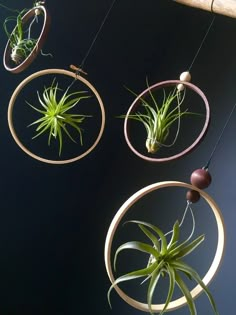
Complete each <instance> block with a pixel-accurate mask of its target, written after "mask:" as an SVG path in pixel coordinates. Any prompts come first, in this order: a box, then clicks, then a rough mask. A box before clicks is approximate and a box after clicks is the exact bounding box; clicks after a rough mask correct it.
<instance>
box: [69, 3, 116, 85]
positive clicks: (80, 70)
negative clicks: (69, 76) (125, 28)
mask: <svg viewBox="0 0 236 315" xmlns="http://www.w3.org/2000/svg"><path fill="white" fill-rule="evenodd" d="M115 2H116V0H113V1H112V3H111V5H110V7H109V9H108V11H107V13H106V15H105V17H104V19H103V21H102V23H101V25H100V27H99V29H98V31H97V33H96V34H95V36H94V39H93V40H92V43H91V45H90V47H89V49H88V51H87V53H86V54H85V56H84V58H83V60H82V62H81V64H80V66H79V67H76V66H74V65H70V68H71V69H72V70H74V71H75V78H74V80H73V81H72V82H71V84H70V85H69V86H68V87H67V89H66V90H67V91H68V90H69V89H70V88H71V87H72V86H73V84H74V83H75V81H77V75H79V74H80V73H83V74H87V72H85V71H84V70H83V66H84V64H85V61H86V60H87V58H88V56H89V54H90V52H91V50H92V48H93V46H94V44H95V42H96V40H97V38H98V35H99V34H100V33H101V30H102V28H103V26H104V24H105V23H106V20H107V19H108V16H109V14H110V12H111V10H112V8H113V6H114V4H115Z"/></svg>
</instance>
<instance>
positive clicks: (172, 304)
mask: <svg viewBox="0 0 236 315" xmlns="http://www.w3.org/2000/svg"><path fill="white" fill-rule="evenodd" d="M167 187H183V188H187V189H194V190H196V191H198V192H199V193H200V195H201V196H202V197H203V198H204V199H205V201H206V202H207V204H208V205H209V206H210V208H211V210H212V212H213V214H214V217H215V220H216V224H217V231H218V236H217V247H216V251H215V254H214V258H213V261H212V263H211V265H210V268H209V270H208V271H207V273H206V274H205V276H204V277H203V279H202V280H200V281H201V282H202V283H203V286H207V285H208V284H209V283H210V281H211V280H212V279H213V278H214V276H215V274H216V272H217V271H218V269H219V266H220V264H221V262H222V258H223V254H224V247H225V227H224V222H223V217H222V214H221V211H220V209H219V208H218V206H217V205H216V203H215V201H214V200H213V199H212V198H211V197H210V196H209V195H208V194H207V193H205V192H204V191H202V190H200V189H199V188H197V187H194V186H192V185H190V184H186V183H183V182H177V181H165V182H159V183H155V184H152V185H149V186H146V187H144V188H143V189H141V190H139V191H138V192H136V193H135V194H134V195H132V196H131V197H130V198H129V199H128V200H127V201H126V202H125V203H124V204H123V205H122V206H121V208H120V209H119V210H118V212H117V213H116V215H115V216H114V218H113V220H112V222H111V224H110V227H109V229H108V233H107V236H106V241H105V249H104V258H105V266H106V271H107V274H108V276H109V279H110V281H111V283H112V288H114V289H115V290H116V292H117V293H118V294H119V296H120V297H121V298H122V299H123V300H124V301H125V302H127V303H128V304H129V305H131V306H132V307H134V308H136V309H139V310H141V311H145V312H150V305H148V304H145V303H142V302H139V301H137V300H135V299H133V298H131V297H130V296H128V295H127V294H126V293H125V292H124V291H122V290H121V289H120V288H119V286H118V285H117V283H115V281H116V280H115V278H114V275H113V271H112V270H113V268H112V264H111V250H112V243H113V238H114V236H115V233H116V230H117V227H118V226H119V223H120V222H121V220H122V218H123V217H124V215H125V214H126V213H127V212H128V211H129V209H130V208H131V206H132V205H134V204H135V203H136V202H137V201H138V200H139V199H141V198H142V197H144V196H145V195H147V194H149V193H151V192H153V191H156V190H159V189H162V188H167ZM131 222H132V221H131ZM133 222H134V223H137V222H138V223H140V221H137V222H135V221H133ZM146 226H148V227H150V225H148V224H147V225H146ZM144 227H145V226H143V229H144ZM152 228H153V226H152V227H151V229H152ZM146 231H147V230H146ZM173 231H174V229H173ZM143 232H144V233H145V231H144V230H143ZM152 232H153V231H152ZM155 232H156V233H157V234H158V233H159V231H156V230H155ZM145 234H146V236H149V238H150V239H152V241H153V235H152V236H151V237H150V235H149V234H150V232H149V234H148V233H147V232H146V233H145ZM173 235H174V232H173ZM173 235H172V239H173V238H174V237H173ZM159 236H161V235H159ZM161 238H162V236H161ZM153 242H155V240H154V241H153ZM173 242H174V243H173V244H172V245H171V246H173V245H174V244H175V243H177V242H176V239H174V240H173ZM130 243H131V242H130ZM132 243H138V242H132ZM170 243H171V242H170ZM127 244H128V243H125V244H123V245H121V246H120V247H119V248H118V250H117V251H119V250H120V249H121V250H122V249H129V248H130V249H137V248H135V246H137V244H135V245H133V244H132V246H131V245H127ZM169 245H170V244H169ZM169 245H168V246H169ZM147 246H148V245H147ZM162 246H164V245H163V243H162ZM176 246H178V245H176ZM121 247H123V248H121ZM153 248H154V249H155V245H154V246H150V251H151V252H152V251H153ZM167 248H168V247H167ZM140 251H144V252H145V251H146V250H145V248H144V247H142V249H141V250H140ZM147 252H148V251H147ZM185 254H186V253H185ZM116 255H117V252H116ZM153 255H155V252H154V254H153ZM167 255H169V254H167ZM153 257H155V256H153ZM158 257H159V256H158ZM116 258H117V256H116ZM116 258H115V259H116ZM155 258H156V257H155ZM179 258H180V257H179ZM179 258H177V260H179ZM170 259H171V258H170ZM154 263H156V264H158V262H157V261H156V262H154ZM154 263H153V265H154ZM169 263H170V264H171V260H170V262H169ZM150 268H151V267H150ZM140 270H142V271H143V269H140ZM140 270H139V271H140ZM137 272H138V271H137ZM134 273H135V272H133V273H132V272H130V273H129V274H127V275H130V278H131V279H132V277H131V274H134ZM150 273H151V274H154V271H153V270H152V271H150ZM138 276H139V277H140V274H139V275H138ZM146 276H147V277H148V274H145V277H146ZM124 277H125V276H121V277H120V278H124ZM133 278H134V277H133ZM122 281H124V280H122ZM122 281H119V282H122ZM153 281H154V280H153ZM119 282H118V283H119ZM110 289H111V288H110ZM109 291H110V290H109ZM204 291H205V292H206V290H204ZM202 292H203V288H202V286H201V285H199V284H198V285H197V286H196V287H194V288H193V289H192V290H191V292H190V294H191V296H192V299H195V298H196V297H197V296H198V295H199V294H200V293H202ZM211 302H212V301H211ZM187 303H188V301H187V299H186V297H185V296H182V297H180V298H177V299H175V300H170V301H169V303H168V306H167V307H166V306H165V304H152V305H151V310H152V312H161V311H163V308H164V307H166V309H165V311H173V310H175V309H177V308H180V307H182V306H184V305H185V304H187ZM212 304H214V303H212Z"/></svg>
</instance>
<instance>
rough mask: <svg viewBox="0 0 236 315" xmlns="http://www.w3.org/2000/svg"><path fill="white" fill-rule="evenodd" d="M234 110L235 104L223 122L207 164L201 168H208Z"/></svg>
mask: <svg viewBox="0 0 236 315" xmlns="http://www.w3.org/2000/svg"><path fill="white" fill-rule="evenodd" d="M235 108H236V103H235V104H234V106H233V108H232V110H231V112H230V114H229V116H228V118H227V120H226V122H225V124H224V127H223V129H222V131H221V133H220V135H219V138H218V140H217V141H216V144H215V146H214V148H213V150H212V152H211V155H210V158H209V160H208V162H207V163H206V165H205V166H204V167H203V168H204V169H208V168H209V165H210V163H211V160H212V158H213V156H214V153H215V151H216V149H217V147H218V145H219V143H220V140H221V138H222V136H223V134H224V132H225V129H226V127H227V126H228V124H229V122H230V119H231V117H232V115H233V112H234V110H235Z"/></svg>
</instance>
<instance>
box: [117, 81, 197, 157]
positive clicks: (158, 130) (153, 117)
mask: <svg viewBox="0 0 236 315" xmlns="http://www.w3.org/2000/svg"><path fill="white" fill-rule="evenodd" d="M147 86H148V88H149V96H150V101H147V100H146V99H144V98H140V101H141V105H142V107H143V109H144V111H143V112H140V111H137V112H135V113H134V114H130V115H128V118H129V119H133V120H136V121H138V122H141V123H142V124H143V126H144V127H145V130H146V133H147V138H146V148H147V151H148V152H149V153H151V154H154V153H156V152H157V151H158V150H159V149H160V148H161V147H162V146H164V147H170V146H172V145H174V144H175V142H176V140H177V138H178V134H179V129H180V119H181V117H182V116H186V115H199V114H197V113H193V112H189V111H188V109H186V110H183V111H182V110H181V105H182V103H183V101H184V98H185V90H184V91H183V92H181V91H179V90H178V89H177V88H175V89H174V90H172V91H171V92H170V93H169V94H168V95H166V92H165V90H164V89H163V100H162V103H161V104H158V102H157V100H156V98H155V96H154V94H153V92H152V91H151V89H150V87H149V85H148V82H147ZM128 90H129V91H130V92H131V93H132V94H133V95H135V96H138V95H137V94H136V93H135V92H133V91H132V90H130V89H128ZM121 117H123V118H124V117H125V115H122V116H121ZM176 121H177V122H178V126H177V131H176V135H175V138H174V140H173V142H172V143H171V144H166V140H167V138H168V136H169V134H170V128H171V127H172V126H173V124H174V123H175V122H176Z"/></svg>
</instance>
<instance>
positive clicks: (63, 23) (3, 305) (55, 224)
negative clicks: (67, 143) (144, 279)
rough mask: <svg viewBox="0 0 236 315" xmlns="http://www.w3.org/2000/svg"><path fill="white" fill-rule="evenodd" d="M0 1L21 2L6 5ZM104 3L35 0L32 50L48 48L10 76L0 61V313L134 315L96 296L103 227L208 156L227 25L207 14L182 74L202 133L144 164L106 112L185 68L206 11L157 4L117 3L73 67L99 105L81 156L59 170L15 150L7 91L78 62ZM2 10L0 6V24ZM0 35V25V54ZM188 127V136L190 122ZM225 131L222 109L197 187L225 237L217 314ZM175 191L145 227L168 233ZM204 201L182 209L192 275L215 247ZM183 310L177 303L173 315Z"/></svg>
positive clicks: (228, 75)
mask: <svg viewBox="0 0 236 315" xmlns="http://www.w3.org/2000/svg"><path fill="white" fill-rule="evenodd" d="M2 3H3V4H5V5H8V6H9V7H11V8H18V9H22V8H23V7H19V4H18V2H17V1H12V0H8V1H2ZM110 5H111V1H108V0H102V1H95V0H86V1H78V0H77V1H76V0H72V1H64V2H61V1H47V8H48V9H49V11H50V14H51V18H52V24H51V28H50V32H49V35H48V38H47V42H46V44H45V45H44V48H43V51H44V52H51V53H52V54H53V58H50V57H43V56H41V55H39V56H38V58H37V59H36V60H35V61H34V63H33V64H32V65H31V66H30V67H29V68H28V69H27V70H26V71H24V72H23V73H21V74H17V75H14V74H11V73H8V72H7V71H6V70H5V69H4V67H3V65H2V67H1V68H0V77H1V102H0V103H1V106H0V143H1V156H0V174H1V180H0V185H1V186H0V187H1V190H0V192H1V195H0V196H1V212H0V213H1V219H0V251H1V252H0V313H1V314H14V315H17V314H25V315H26V314H67V315H69V314H79V313H82V312H86V313H88V312H89V313H94V314H107V315H108V314H113V315H116V314H120V313H121V312H123V313H125V314H127V315H128V314H142V312H141V311H138V310H135V309H132V308H131V307H130V306H129V305H127V304H126V303H125V302H124V301H123V300H121V299H120V298H119V296H118V295H117V294H116V293H114V292H113V294H112V305H113V309H112V310H110V308H109V305H108V303H107V298H106V293H107V290H108V288H109V286H110V283H109V279H108V277H107V274H106V270H105V265H104V258H103V251H104V243H105V238H106V233H107V230H108V228H109V225H110V222H111V220H112V218H113V216H114V215H115V213H116V211H117V210H118V209H119V207H120V206H121V205H122V204H123V203H124V202H125V200H127V199H128V198H129V197H130V196H131V195H132V194H133V193H135V192H136V191H137V190H139V189H141V188H143V187H144V186H146V185H149V184H152V183H155V182H159V181H164V180H178V181H184V182H189V177H190V175H191V173H192V172H193V170H195V169H197V168H201V167H202V166H203V165H204V164H205V163H206V161H207V160H208V158H209V156H210V153H211V152H212V149H213V147H214V145H215V143H216V141H217V139H218V137H219V134H220V132H221V130H222V128H223V125H224V123H225V121H226V119H227V117H228V115H229V113H230V111H231V109H232V107H233V105H234V103H235V101H236V92H235V91H236V90H235V85H236V79H235V73H236V57H235V56H236V44H235V43H236V42H235V32H236V21H235V20H234V19H231V18H228V17H224V16H220V15H217V16H216V19H215V22H214V24H213V26H212V28H211V31H210V33H209V35H208V37H207V39H206V41H205V43H204V45H203V46H202V49H201V51H200V53H199V55H198V58H197V59H196V61H195V63H194V66H193V68H192V71H191V74H192V82H193V83H194V84H196V85H197V86H199V87H200V88H201V89H202V90H203V92H204V93H205V94H206V96H207V98H208V100H209V103H210V107H211V118H212V119H211V125H210V128H209V131H208V133H207V136H206V137H205V139H204V141H203V142H202V143H201V145H200V146H198V147H197V148H196V150H194V151H193V152H192V153H191V154H190V155H187V156H185V157H183V158H182V159H180V160H177V161H172V162H169V163H161V164H158V163H149V162H145V161H143V160H141V159H140V158H139V157H137V156H136V155H134V154H133V152H131V151H130V150H129V148H128V146H127V144H126V142H125V139H124V135H123V122H122V120H119V119H116V118H115V116H117V115H119V114H122V113H125V112H126V111H127V109H128V107H129V106H130V104H131V102H132V100H133V96H132V95H130V93H129V92H128V91H127V90H126V89H125V88H124V85H126V86H129V87H130V88H132V89H133V90H135V91H137V92H141V91H143V90H144V88H145V87H146V83H145V77H146V76H148V78H149V81H150V82H151V83H152V84H153V83H155V82H158V81H163V80H168V79H178V77H179V74H180V73H181V72H183V71H185V70H186V69H187V68H188V67H189V65H190V64H191V62H192V60H193V57H194V56H195V54H196V51H197V49H198V47H199V45H200V43H201V40H202V38H203V36H204V34H205V32H206V30H207V28H208V26H209V24H210V22H211V20H212V14H211V13H209V12H205V11H200V10H197V9H193V8H189V7H185V6H182V5H180V4H177V3H174V2H173V1H166V0H146V1H134V0H130V1H117V2H116V3H115V5H114V7H113V9H112V11H111V13H110V15H109V18H108V19H107V21H106V23H105V25H104V27H103V29H102V31H101V32H100V34H99V36H98V39H97V41H96V43H95V45H94V46H93V49H92V50H91V53H90V55H89V56H88V58H87V60H86V64H85V66H84V70H85V71H87V72H88V73H89V76H88V77H87V79H88V80H89V81H90V82H91V83H92V84H93V85H94V86H95V87H96V89H97V91H98V92H99V94H100V95H101V97H102V99H103V102H104V106H105V110H106V127H105V131H104V134H103V137H102V139H101V141H100V143H99V144H98V146H97V147H96V149H95V150H94V151H92V153H90V154H89V155H88V156H86V157H85V158H84V159H82V160H80V161H78V162H75V163H72V164H68V165H64V166H63V165H61V166H60V165H59V166H55V165H49V164H44V163H41V162H39V161H37V160H33V159H32V158H30V157H29V156H27V155H26V154H25V153H24V152H23V151H21V150H20V148H19V147H18V146H17V145H16V143H15V142H14V140H13V138H12V136H11V134H10V132H9V128H8V124H7V108H8V103H9V100H10V97H11V95H12V93H13V91H14V90H15V88H16V86H17V85H18V84H19V83H20V82H21V81H22V80H23V79H25V78H26V77H27V76H29V75H30V74H32V73H34V72H35V71H38V70H42V69H46V68H62V69H69V65H70V64H76V65H79V64H80V63H81V61H82V59H83V57H84V56H85V54H86V52H87V51H88V48H89V46H90V44H91V42H92V40H93V39H94V36H95V34H96V32H97V31H98V29H99V27H100V25H101V22H102V20H103V18H104V16H105V14H106V13H107V10H108V8H109V6H110ZM23 6H24V7H29V8H30V7H31V6H32V3H31V1H24V4H23ZM8 15H9V12H7V11H6V10H4V9H2V8H1V10H0V16H1V22H3V21H4V19H5V18H6V17H7V16H8ZM6 41H7V38H6V36H5V33H4V31H3V29H2V30H1V37H0V42H1V45H0V49H1V54H3V51H4V48H5V44H6ZM27 97H28V95H27ZM19 118H20V116H19ZM188 127H189V133H191V128H194V124H192V123H191V124H189V126H188ZM235 131H236V124H235V113H234V115H233V116H232V119H231V121H230V123H229V124H228V126H227V129H226V130H225V132H224V135H223V138H222V141H221V142H220V144H219V146H218V148H217V151H216V153H215V155H214V157H213V160H212V163H211V166H210V173H211V174H212V178H213V181H212V184H211V186H210V187H209V188H208V189H207V190H206V191H207V192H208V193H209V194H210V195H211V196H212V197H213V198H214V199H215V201H216V202H217V204H218V205H219V207H220V208H221V210H222V213H223V216H224V220H225V227H226V233H227V244H226V250H225V257H224V260H223V264H222V266H221V268H220V271H219V273H218V274H217V276H216V277H215V279H214V281H213V282H212V283H211V285H210V289H211V292H212V293H213V295H214V297H215V300H216V303H217V305H218V308H219V312H220V314H232V313H233V312H234V311H233V310H234V303H235V301H234V297H235V290H234V288H235V280H236V275H235V259H236V255H235V242H236V235H235V219H236V215H235V201H236V197H235V176H236V167H235V155H236V146H235ZM35 141H36V140H35ZM38 149H39V151H40V147H39V148H38ZM183 196H184V195H183V194H182V193H180V194H178V195H174V198H168V196H167V199H168V202H167V205H166V204H165V200H166V201H167V199H164V200H163V202H162V203H161V206H160V207H159V211H158V213H157V216H156V220H155V223H156V225H158V223H159V224H160V225H161V224H162V223H161V222H169V225H168V226H165V228H166V229H170V228H171V226H172V224H173V223H174V221H175V220H176V219H177V218H176V216H175V215H174V214H173V213H171V211H170V212H168V205H169V203H170V201H171V204H170V208H171V209H172V210H173V209H174V210H175V208H180V210H178V211H177V209H176V211H177V217H181V213H182V212H183V209H184V207H185V200H184V197H183ZM169 199H170V200H169ZM178 200H181V202H180V201H178ZM147 202H148V201H147ZM204 207H205V205H204V203H203V202H202V201H201V202H200V203H199V204H196V205H194V206H193V208H195V209H196V211H197V213H198V218H197V222H198V228H199V231H201V229H203V230H204V232H206V233H208V234H209V238H208V240H207V241H206V243H205V244H204V246H205V247H203V249H204V250H203V252H202V253H201V254H199V255H197V256H195V258H194V262H195V263H196V266H197V269H198V266H199V267H201V266H202V267H203V270H202V271H201V270H200V271H199V272H200V274H204V272H205V271H206V270H205V269H204V267H205V268H206V266H207V264H208V262H209V261H210V260H211V259H212V248H213V249H214V246H215V244H216V239H215V238H216V236H215V233H216V231H215V229H214V225H215V223H214V219H212V217H211V215H209V213H210V211H206V213H205V212H204V209H205V208H204ZM163 208H164V210H161V209H163ZM170 208H169V209H170ZM174 210H173V211H174ZM173 211H172V212H173ZM199 213H200V214H199ZM170 214H171V215H170ZM132 218H133V219H136V216H132ZM144 218H145V216H144ZM120 261H122V259H121V258H120ZM196 305H197V307H198V310H199V314H202V315H208V314H211V313H213V312H212V310H211V307H210V305H209V302H208V300H207V298H206V297H205V296H204V295H201V296H200V297H199V298H198V299H197V300H196ZM187 313H188V309H187V308H185V307H184V308H181V309H179V310H176V311H174V312H173V314H176V315H177V314H178V315H185V314H187Z"/></svg>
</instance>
